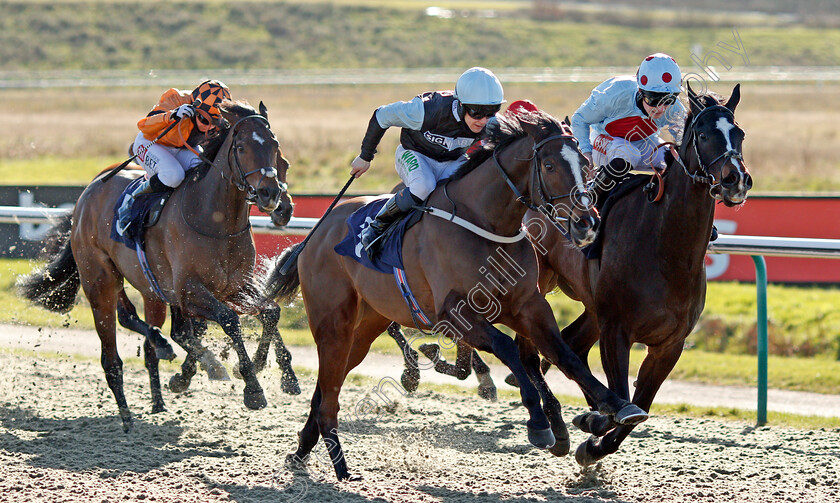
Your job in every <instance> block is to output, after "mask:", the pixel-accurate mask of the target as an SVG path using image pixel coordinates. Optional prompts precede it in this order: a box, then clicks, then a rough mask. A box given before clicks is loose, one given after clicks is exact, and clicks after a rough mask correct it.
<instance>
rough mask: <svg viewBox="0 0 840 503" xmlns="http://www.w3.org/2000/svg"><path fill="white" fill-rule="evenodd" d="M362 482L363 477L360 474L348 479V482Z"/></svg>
mask: <svg viewBox="0 0 840 503" xmlns="http://www.w3.org/2000/svg"><path fill="white" fill-rule="evenodd" d="M362 480H363V478H362V476H361V475H359V474H358V473H357V474H356V475H350V476H349V477H347V482H360V481H362Z"/></svg>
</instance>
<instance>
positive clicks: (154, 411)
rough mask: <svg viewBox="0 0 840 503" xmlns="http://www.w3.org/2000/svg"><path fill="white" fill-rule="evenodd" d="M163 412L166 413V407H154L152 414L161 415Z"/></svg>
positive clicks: (161, 405)
mask: <svg viewBox="0 0 840 503" xmlns="http://www.w3.org/2000/svg"><path fill="white" fill-rule="evenodd" d="M161 412H166V406H164V405H163V404H160V405H152V414H160V413H161Z"/></svg>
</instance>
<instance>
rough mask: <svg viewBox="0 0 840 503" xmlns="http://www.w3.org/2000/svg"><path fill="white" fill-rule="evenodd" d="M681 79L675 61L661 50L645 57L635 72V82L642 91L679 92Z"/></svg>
mask: <svg viewBox="0 0 840 503" xmlns="http://www.w3.org/2000/svg"><path fill="white" fill-rule="evenodd" d="M681 80H682V73H680V67H679V66H678V65H677V62H676V61H674V58H672V57H671V56H668V55H667V54H663V53H661V52H657V53H656V54H651V55H650V56H648V57H646V58H645V60H644V61H642V64H640V65H639V70H638V71H637V72H636V84H638V86H639V89H641V90H643V91H651V92H655V93H668V94H679V93H680V91H681V89H680V82H681Z"/></svg>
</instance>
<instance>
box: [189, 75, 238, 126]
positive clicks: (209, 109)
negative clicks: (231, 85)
mask: <svg viewBox="0 0 840 503" xmlns="http://www.w3.org/2000/svg"><path fill="white" fill-rule="evenodd" d="M192 99H193V101H196V100H198V101H199V105H198V106H197V107H196V110H197V111H198V113H199V114H201V115H205V114H206V115H207V116H208V117H206V118H208V119H211V118H212V119H218V118H219V117H221V112H220V111H219V104H220V103H221V102H222V100H229V99H230V89H228V88H227V86H226V85H224V84H222V83H221V82H219V81H218V80H205V81H204V82H202V83H201V84H199V85H198V87H196V88H195V90H193V92H192Z"/></svg>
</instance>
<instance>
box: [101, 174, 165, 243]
mask: <svg viewBox="0 0 840 503" xmlns="http://www.w3.org/2000/svg"><path fill="white" fill-rule="evenodd" d="M141 183H143V177H142V176H141V177H140V178H137V179H136V180H133V181H132V182H131V183H129V184H128V186H127V187H126V188H125V190H124V191H123V193H122V194H120V197H118V198H117V203H116V204H115V205H114V215H113V217H112V218H113V220H111V239H113V240H114V241H116V242H118V243H123V244H124V245H125V246H127V247H128V248H130V249H132V250H135V249H136V245H137V244H140V245H141V247H143V248H145V246H143V245H144V243H143V235H144V230H145V228H146V226H147V225H146V219H147V217H148V216H149V214H150V213H151V212H152V209H153V208H155V207H157V206H161V207H162V206H163V204H164V203H166V200H167V199H169V196H170V195H171V194H172V192H171V191H165V192H157V193H148V194H140V195H139V196H137V197H136V198H135V200H134V204H133V205H132V206H131V215H130V217H131V225H129V227H128V229H126V231H125V234H123V235H122V236H120V235H119V233H117V213H118V211H119V209H120V206H122V203H123V201H124V200H125V198H126V197H129V194H131V192H132V191H134V189H135V188H136V187H137V186H138V185H140V184H141ZM151 224H154V222H151Z"/></svg>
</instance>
